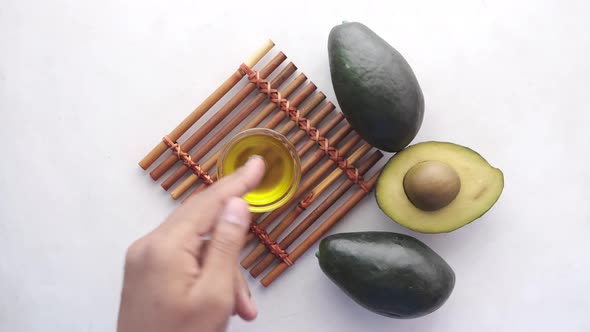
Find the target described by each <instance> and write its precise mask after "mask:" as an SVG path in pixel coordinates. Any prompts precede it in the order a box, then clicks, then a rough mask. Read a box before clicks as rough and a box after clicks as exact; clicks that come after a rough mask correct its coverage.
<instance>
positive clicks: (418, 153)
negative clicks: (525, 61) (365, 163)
mask: <svg viewBox="0 0 590 332" xmlns="http://www.w3.org/2000/svg"><path fill="white" fill-rule="evenodd" d="M503 188H504V175H503V173H502V171H501V170H499V169H498V168H494V167H492V166H491V165H490V164H489V163H488V162H487V161H486V160H485V159H484V158H483V157H482V156H481V155H480V154H479V153H477V152H475V151H473V150H472V149H470V148H467V147H465V146H461V145H458V144H454V143H449V142H423V143H418V144H415V145H412V146H410V147H408V148H407V149H405V150H403V151H401V152H399V153H397V154H396V155H394V156H393V157H392V158H391V159H390V160H389V161H388V162H387V164H386V165H385V167H384V168H383V171H382V172H381V175H380V176H379V180H378V181H377V188H376V191H375V195H376V198H377V203H378V204H379V207H380V208H381V210H383V212H384V213H385V214H387V215H388V216H389V217H390V218H391V219H393V220H394V221H395V222H397V223H399V224H400V225H402V226H405V227H407V228H409V229H411V230H414V231H417V232H422V233H446V232H451V231H454V230H456V229H458V228H460V227H462V226H464V225H466V224H468V223H470V222H472V221H474V220H476V219H478V218H479V217H481V216H482V215H484V214H485V213H486V212H487V211H488V210H489V209H491V208H492V206H493V205H494V204H495V203H496V201H497V200H498V198H499V197H500V195H501V194H502V190H503Z"/></svg>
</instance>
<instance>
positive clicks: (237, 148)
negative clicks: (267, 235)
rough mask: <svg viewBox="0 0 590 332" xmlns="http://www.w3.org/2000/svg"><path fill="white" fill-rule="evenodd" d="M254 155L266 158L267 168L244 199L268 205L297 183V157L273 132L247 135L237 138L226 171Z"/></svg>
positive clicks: (239, 165)
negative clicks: (294, 156)
mask: <svg viewBox="0 0 590 332" xmlns="http://www.w3.org/2000/svg"><path fill="white" fill-rule="evenodd" d="M252 155H258V156H260V157H262V159H264V162H265V164H266V171H265V173H264V177H263V179H262V181H261V182H260V184H259V185H258V187H256V188H255V189H254V190H252V191H251V192H249V193H247V194H246V195H245V196H244V197H243V199H244V200H245V201H246V202H247V203H248V204H249V205H250V206H268V205H272V204H273V203H275V202H277V201H279V200H281V199H282V198H284V197H285V195H287V194H288V193H289V191H290V189H291V187H292V186H294V185H297V184H294V183H293V182H294V177H295V170H294V168H295V161H294V160H293V157H292V156H291V153H290V152H289V149H288V148H287V146H285V144H284V143H283V142H281V141H279V140H278V139H277V138H274V137H272V136H269V135H251V136H246V137H244V138H242V139H241V140H239V141H238V142H236V143H235V144H234V145H233V146H232V147H230V149H229V150H228V152H227V155H226V157H225V159H224V161H223V166H222V167H223V173H224V174H225V175H229V174H231V173H233V172H234V171H235V170H236V169H238V168H239V167H241V166H242V165H244V164H245V163H246V161H247V160H248V158H250V157H251V156H252Z"/></svg>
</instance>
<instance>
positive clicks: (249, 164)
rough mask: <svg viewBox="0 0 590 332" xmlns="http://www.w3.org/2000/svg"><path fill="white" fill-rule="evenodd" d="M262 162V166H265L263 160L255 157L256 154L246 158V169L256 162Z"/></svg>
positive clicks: (257, 156)
mask: <svg viewBox="0 0 590 332" xmlns="http://www.w3.org/2000/svg"><path fill="white" fill-rule="evenodd" d="M260 161H261V162H262V163H264V165H265V166H266V162H265V161H264V158H262V157H261V156H259V155H257V154H253V155H251V156H250V158H248V161H247V162H246V165H245V166H246V167H250V166H252V165H253V164H255V163H257V162H260Z"/></svg>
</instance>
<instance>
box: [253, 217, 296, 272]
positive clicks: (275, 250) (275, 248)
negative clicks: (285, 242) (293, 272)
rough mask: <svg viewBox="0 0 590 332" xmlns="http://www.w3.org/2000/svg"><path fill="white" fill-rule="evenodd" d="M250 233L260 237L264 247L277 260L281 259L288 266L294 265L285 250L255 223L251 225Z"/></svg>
mask: <svg viewBox="0 0 590 332" xmlns="http://www.w3.org/2000/svg"><path fill="white" fill-rule="evenodd" d="M250 231H251V232H252V233H254V235H256V236H258V238H259V239H260V242H261V243H262V244H264V246H265V247H266V248H267V249H268V250H269V251H270V252H271V253H272V254H273V255H274V256H276V257H277V258H279V259H281V260H282V261H283V262H285V264H287V265H288V266H291V265H293V261H291V259H290V258H289V253H288V252H287V251H285V249H283V248H281V246H279V244H278V243H276V242H275V241H273V240H271V239H270V237H268V233H266V231H265V230H263V229H262V228H260V227H258V225H257V224H256V223H255V222H252V223H250Z"/></svg>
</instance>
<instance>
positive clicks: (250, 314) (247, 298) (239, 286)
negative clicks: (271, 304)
mask: <svg viewBox="0 0 590 332" xmlns="http://www.w3.org/2000/svg"><path fill="white" fill-rule="evenodd" d="M235 282H236V313H237V314H238V315H239V316H240V317H242V319H243V320H246V321H251V320H254V319H255V318H256V316H257V315H258V309H256V305H255V304H254V302H253V301H252V295H251V293H250V288H249V287H248V283H247V282H246V279H244V275H243V274H242V271H240V269H239V268H238V269H237V273H236V281H235Z"/></svg>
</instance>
